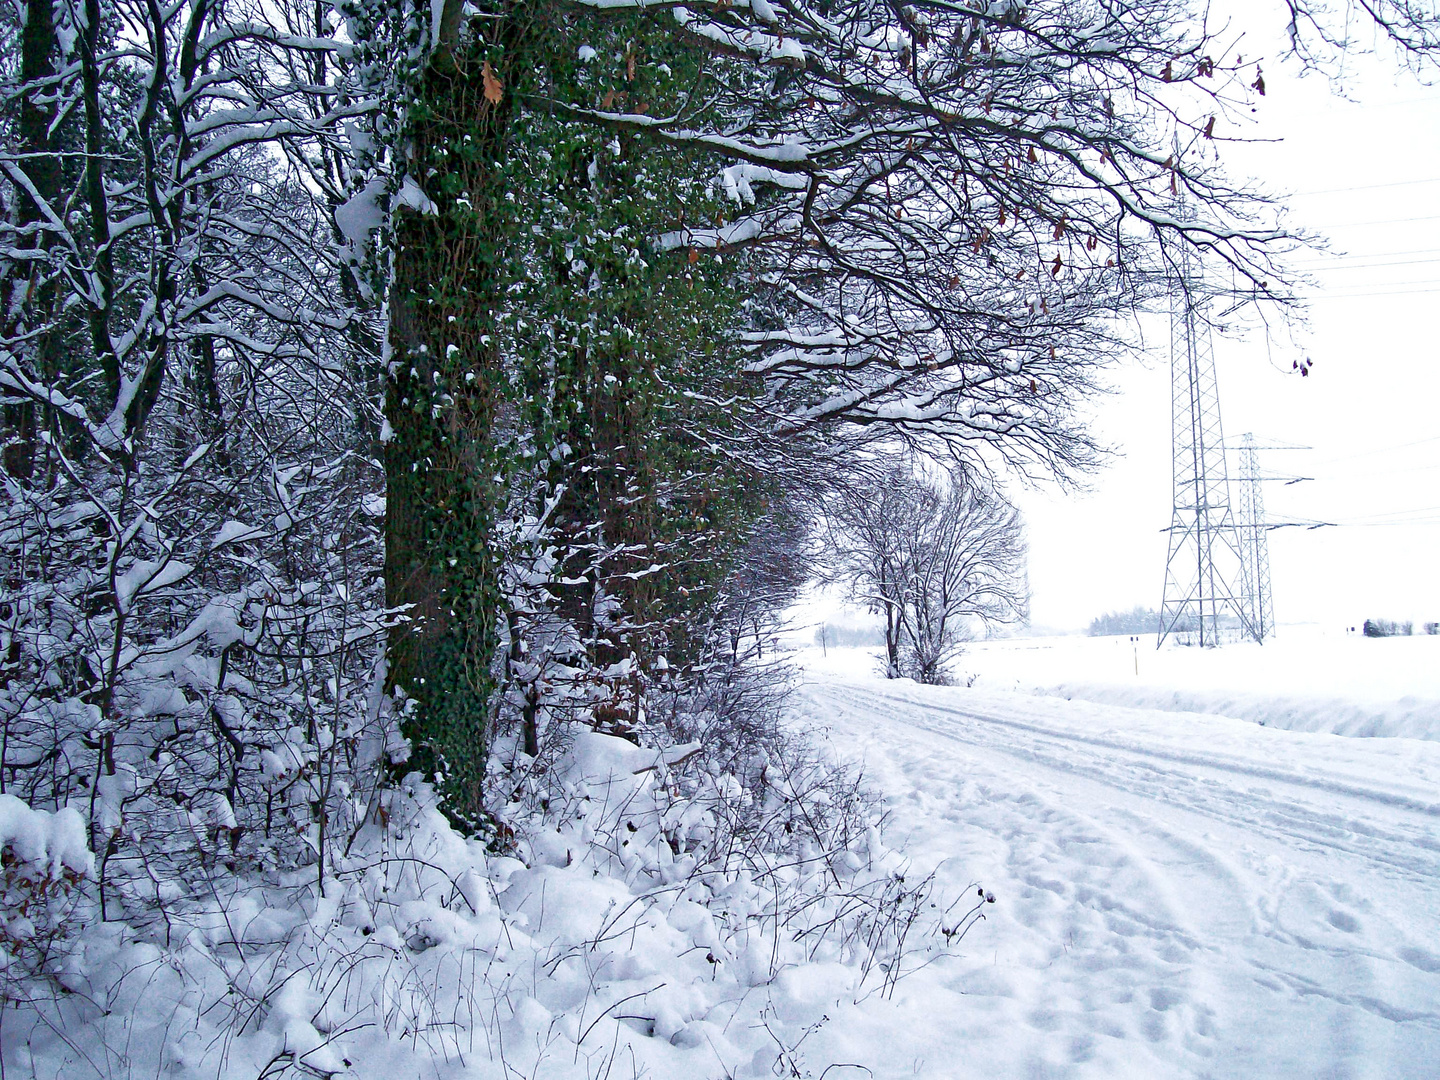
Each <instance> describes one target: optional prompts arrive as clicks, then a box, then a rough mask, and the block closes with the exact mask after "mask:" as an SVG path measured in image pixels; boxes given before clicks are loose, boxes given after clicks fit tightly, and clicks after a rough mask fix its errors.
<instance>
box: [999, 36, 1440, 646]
mask: <svg viewBox="0 0 1440 1080" xmlns="http://www.w3.org/2000/svg"><path fill="white" fill-rule="evenodd" d="M1264 29H1267V30H1272V31H1273V30H1274V27H1269V28H1264ZM1240 51H1241V52H1242V53H1245V54H1247V57H1248V54H1249V50H1248V49H1246V48H1244V47H1242V48H1241V50H1240ZM1258 51H1259V50H1258V49H1257V50H1256V52H1257V53H1258ZM1271 52H1272V55H1273V53H1274V50H1271ZM1264 66H1265V81H1266V83H1267V90H1268V95H1267V97H1266V98H1265V99H1264V103H1263V105H1262V107H1261V109H1260V112H1259V113H1258V114H1257V119H1258V121H1259V123H1258V125H1257V127H1256V129H1255V131H1254V133H1253V134H1255V135H1258V136H1260V137H1263V138H1278V139H1280V140H1282V141H1279V142H1270V143H1263V144H1262V143H1257V144H1252V145H1246V146H1233V145H1232V146H1227V147H1223V148H1222V150H1221V154H1222V160H1224V161H1225V162H1227V163H1228V165H1229V167H1230V169H1231V171H1232V174H1234V175H1250V176H1254V177H1257V178H1259V179H1261V180H1263V181H1264V182H1265V183H1266V185H1267V186H1268V187H1270V188H1272V189H1274V190H1277V191H1283V192H1293V193H1295V194H1294V196H1293V197H1292V198H1290V199H1289V200H1288V202H1289V205H1290V206H1291V207H1292V209H1293V218H1292V221H1291V224H1292V226H1296V227H1305V228H1309V229H1311V230H1314V231H1318V232H1321V233H1323V234H1325V235H1326V236H1327V237H1328V238H1329V240H1330V243H1331V245H1332V249H1333V250H1332V252H1331V253H1330V254H1328V255H1322V254H1305V255H1303V256H1301V258H1300V260H1299V262H1300V263H1301V264H1302V265H1303V267H1304V269H1305V270H1307V271H1309V272H1311V273H1313V275H1314V277H1315V279H1316V288H1315V290H1314V291H1313V292H1312V294H1311V307H1310V310H1309V312H1308V319H1307V322H1308V325H1306V326H1304V327H1301V328H1300V329H1299V330H1298V331H1297V332H1295V333H1293V334H1292V333H1291V332H1289V331H1286V330H1284V329H1280V330H1279V331H1278V332H1277V333H1275V334H1274V335H1273V336H1272V338H1271V340H1270V342H1269V343H1268V346H1267V342H1266V340H1265V337H1264V335H1262V334H1251V335H1250V336H1249V337H1248V338H1247V339H1245V340H1243V341H1242V340H1235V339H1234V338H1231V337H1219V336H1217V337H1216V338H1215V339H1214V344H1215V354H1216V366H1217V375H1218V381H1219V387H1220V398H1221V403H1222V411H1223V414H1224V425H1225V434H1226V440H1227V443H1228V444H1229V445H1232V446H1238V445H1239V441H1240V436H1241V434H1242V433H1244V432H1247V431H1253V432H1254V433H1255V435H1256V438H1257V441H1259V442H1260V443H1262V444H1263V443H1265V442H1270V443H1284V444H1292V445H1302V446H1308V447H1311V448H1312V449H1310V450H1308V451H1304V452H1274V453H1270V454H1268V455H1266V454H1262V456H1261V464H1262V466H1263V467H1264V468H1265V469H1266V471H1269V472H1280V473H1287V474H1300V475H1304V476H1310V477H1314V478H1315V479H1314V480H1313V481H1312V482H1308V483H1302V484H1296V485H1292V486H1288V487H1287V486H1283V485H1281V484H1279V483H1271V484H1266V485H1265V498H1266V509H1267V512H1268V514H1269V516H1270V517H1271V518H1272V519H1288V518H1306V519H1311V520H1323V521H1331V522H1336V523H1337V526H1336V527H1334V528H1325V529H1317V530H1313V531H1311V530H1305V529H1299V528H1287V529H1278V530H1274V531H1272V532H1271V533H1270V563H1271V573H1272V582H1273V589H1274V601H1275V616H1276V619H1277V620H1278V622H1279V623H1280V624H1281V625H1282V627H1283V624H1285V623H1287V622H1323V623H1328V624H1335V625H1337V626H1338V625H1358V624H1359V623H1360V622H1361V621H1362V620H1363V619H1365V618H1367V617H1379V618H1398V619H1405V618H1410V619H1414V620H1416V621H1417V622H1418V621H1428V620H1440V570H1437V560H1440V347H1437V339H1440V334H1437V330H1436V327H1435V321H1436V317H1437V315H1440V303H1437V299H1440V140H1437V139H1436V134H1437V132H1440V88H1435V87H1426V86H1424V85H1422V84H1421V83H1419V82H1418V81H1417V80H1415V79H1414V78H1413V77H1411V76H1408V75H1406V74H1404V73H1403V72H1398V71H1395V70H1393V67H1392V66H1391V65H1389V64H1387V63H1385V62H1383V61H1381V60H1359V61H1352V62H1351V63H1350V72H1351V73H1353V74H1351V75H1348V76H1347V79H1346V92H1347V93H1348V94H1349V95H1351V96H1352V97H1353V98H1354V99H1356V100H1354V101H1346V100H1344V99H1342V98H1339V97H1337V96H1336V95H1335V94H1334V93H1333V92H1332V88H1331V87H1330V86H1329V85H1328V84H1327V83H1326V82H1325V81H1324V80H1322V79H1320V78H1319V77H1316V76H1310V77H1307V78H1304V79H1301V78H1299V77H1298V69H1297V67H1296V65H1294V64H1293V63H1288V62H1287V63H1281V62H1279V61H1271V62H1268V63H1266V64H1265V65H1264ZM1220 133H1221V132H1220V131H1219V130H1218V129H1217V134H1220ZM1156 328H1157V329H1158V330H1160V331H1161V332H1160V334H1158V335H1156V338H1155V345H1156V348H1155V350H1154V352H1153V355H1152V357H1151V359H1150V361H1149V362H1148V363H1147V364H1145V365H1138V366H1137V365H1130V366H1127V367H1125V368H1121V369H1117V370H1116V371H1115V374H1114V381H1115V384H1116V386H1117V388H1118V390H1119V392H1118V393H1117V394H1116V395H1114V396H1113V397H1111V398H1108V399H1106V400H1104V401H1102V402H1100V403H1098V405H1097V416H1096V424H1095V430H1096V432H1097V434H1098V435H1099V436H1100V438H1101V439H1102V440H1103V441H1105V442H1107V443H1108V444H1110V445H1111V446H1112V447H1114V448H1116V449H1117V450H1118V451H1119V455H1120V456H1118V457H1117V459H1116V460H1115V462H1114V464H1113V465H1112V466H1111V467H1110V468H1109V469H1107V470H1106V471H1105V472H1104V473H1103V474H1101V475H1099V476H1097V477H1096V478H1095V479H1094V481H1093V484H1092V490H1091V491H1090V492H1089V493H1088V494H1085V495H1078V496H1076V495H1067V494H1064V493H1061V492H1057V491H1053V490H1046V491H1041V492H1019V491H1017V492H1014V493H1013V494H1014V495H1015V496H1016V497H1017V501H1018V502H1019V503H1020V505H1021V508H1022V509H1023V511H1024V513H1025V516H1026V519H1027V521H1028V523H1029V528H1030V548H1031V553H1030V586H1031V591H1032V621H1033V623H1034V624H1035V625H1036V626H1050V627H1056V628H1082V627H1084V626H1085V625H1087V624H1088V623H1089V621H1090V620H1091V619H1092V618H1093V617H1094V616H1096V615H1098V614H1101V613H1103V612H1106V611H1112V610H1116V609H1122V608H1123V609H1128V608H1130V607H1133V606H1135V605H1136V604H1144V605H1145V606H1147V607H1154V608H1158V607H1159V606H1160V596H1161V587H1162V583H1163V575H1164V564H1165V550H1166V538H1165V535H1164V534H1163V533H1162V532H1161V531H1160V530H1161V529H1162V528H1164V527H1165V526H1166V525H1168V524H1169V518H1170V503H1171V490H1170V487H1171V455H1170V377H1169V366H1168V365H1169V355H1168V337H1167V331H1166V328H1165V326H1164V325H1163V324H1157V327H1156ZM1303 356H1309V357H1310V358H1311V359H1312V360H1313V361H1314V370H1313V371H1312V373H1311V375H1310V376H1309V377H1308V378H1304V379H1302V378H1300V377H1298V376H1296V375H1294V374H1292V373H1291V370H1290V367H1291V362H1292V360H1295V359H1299V358H1301V357H1303ZM1232 468H1233V466H1232ZM1232 483H1233V482H1232ZM1236 494H1237V496H1238V493H1236ZM1282 632H1283V629H1282Z"/></svg>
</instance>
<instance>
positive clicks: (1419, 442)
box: [1311, 435, 1440, 468]
mask: <svg viewBox="0 0 1440 1080" xmlns="http://www.w3.org/2000/svg"><path fill="white" fill-rule="evenodd" d="M1433 442H1440V435H1430V436H1427V437H1426V438H1424V439H1412V440H1410V441H1409V442H1403V443H1391V444H1390V445H1389V446H1376V447H1373V448H1371V449H1369V450H1362V451H1360V452H1359V453H1357V454H1340V455H1338V456H1336V457H1332V458H1324V459H1323V460H1321V461H1315V462H1311V467H1312V468H1313V467H1314V466H1316V465H1332V464H1334V463H1335V462H1337V461H1357V460H1359V459H1360V458H1367V457H1374V456H1375V455H1376V454H1389V453H1391V452H1393V451H1395V450H1408V449H1410V447H1412V446H1425V445H1426V444H1428V443H1433Z"/></svg>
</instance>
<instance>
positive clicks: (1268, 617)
mask: <svg viewBox="0 0 1440 1080" xmlns="http://www.w3.org/2000/svg"><path fill="white" fill-rule="evenodd" d="M1261 479H1262V477H1261V476H1260V455H1259V454H1258V453H1257V452H1256V450H1255V436H1254V435H1252V434H1250V433H1249V432H1246V433H1245V434H1244V435H1243V436H1242V437H1241V442H1240V514H1239V520H1238V522H1237V527H1238V530H1239V533H1240V564H1241V567H1242V569H1243V571H1244V575H1245V606H1246V610H1247V611H1248V612H1249V613H1250V628H1251V633H1252V634H1253V636H1254V638H1255V640H1256V641H1264V640H1265V639H1266V638H1267V637H1274V636H1275V607H1274V604H1273V602H1272V601H1271V599H1270V526H1269V525H1268V524H1267V523H1266V521H1265V494H1264V492H1263V491H1262V490H1261V488H1260V481H1261Z"/></svg>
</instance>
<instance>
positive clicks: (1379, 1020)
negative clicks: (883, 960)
mask: <svg viewBox="0 0 1440 1080" xmlns="http://www.w3.org/2000/svg"><path fill="white" fill-rule="evenodd" d="M907 690H908V691H909V692H907ZM923 692H924V691H922V692H921V693H923ZM803 693H804V697H805V698H807V699H808V707H805V706H802V708H801V711H802V712H803V713H804V714H806V715H807V717H813V718H814V719H815V720H818V721H820V722H822V723H823V722H824V718H825V717H826V716H833V717H835V719H836V721H837V722H838V723H839V724H841V725H842V727H843V728H844V729H845V730H846V731H847V732H849V733H851V734H852V735H853V736H855V737H857V738H858V739H860V740H861V741H862V743H865V744H868V745H871V746H872V748H873V750H875V751H877V752H878V755H879V758H880V759H884V760H886V761H887V762H888V763H889V770H890V771H889V773H888V779H889V781H890V783H889V785H888V787H889V788H890V789H891V790H893V791H895V792H906V793H907V794H904V795H903V796H902V797H901V798H900V802H899V803H897V804H894V809H895V810H896V811H897V824H899V823H901V822H903V823H904V824H905V826H906V827H907V828H908V829H910V830H911V833H912V839H913V840H914V841H915V843H916V844H917V845H918V846H919V847H920V848H922V849H924V851H925V853H926V855H927V856H928V857H931V858H933V857H934V856H936V855H941V856H942V857H943V854H945V853H948V852H949V851H953V852H954V853H955V855H954V856H952V857H958V860H959V861H960V862H962V863H966V864H969V865H971V866H972V867H974V868H975V869H978V868H979V867H980V866H986V865H999V866H1003V867H1004V868H1005V875H997V879H998V878H999V877H1001V876H1006V875H1008V877H1009V879H1010V880H1009V881H1007V882H1005V889H1006V893H1005V895H1004V896H1003V897H1002V902H1003V903H1004V904H1005V905H1006V911H1005V912H998V911H997V913H996V914H997V916H998V915H1002V914H1012V915H1013V917H1014V923H1013V924H1009V923H1007V924H1006V925H1005V926H1003V927H1002V926H1001V925H999V924H997V925H996V926H995V927H994V928H993V930H992V931H991V933H993V934H994V935H998V936H1000V938H1001V939H1002V940H1004V941H1005V942H1007V943H1008V944H1009V947H1010V949H1011V950H1012V964H1011V969H1010V970H1011V972H1012V984H1011V987H1010V990H1009V991H1008V992H1011V993H1012V994H1013V997H1014V999H1015V1003H1016V1004H1015V1012H1014V1013H1013V1014H1012V1015H1010V1016H1009V1017H1008V1020H1009V1022H1011V1023H1013V1024H1016V1025H1019V1028H1017V1029H1016V1030H1019V1029H1020V1028H1023V1029H1024V1030H1023V1031H1022V1032H1021V1034H1020V1035H1019V1036H1017V1037H1020V1038H1022V1041H1024V1042H1025V1043H1026V1044H1027V1045H1033V1046H1035V1047H1038V1048H1040V1049H1037V1050H1036V1051H1035V1054H1036V1055H1038V1056H1037V1057H1036V1058H1035V1060H1034V1061H1032V1062H1031V1063H1030V1064H1029V1065H1027V1066H1026V1068H1025V1070H1016V1071H1013V1072H1006V1073H1004V1075H1016V1076H1019V1075H1032V1074H1033V1075H1056V1076H1073V1077H1092V1076H1094V1077H1102V1076H1103V1077H1106V1078H1107V1080H1108V1078H1109V1077H1112V1076H1120V1075H1134V1076H1141V1075H1147V1076H1157V1077H1159V1076H1177V1077H1178V1076H1187V1077H1190V1076H1193V1077H1197V1078H1198V1077H1210V1076H1214V1077H1221V1076H1226V1077H1228V1076H1237V1077H1238V1076H1242V1075H1243V1076H1266V1077H1271V1076H1273V1077H1297V1078H1298V1077H1302V1076H1303V1077H1310V1076H1316V1075H1335V1076H1342V1075H1343V1076H1357V1077H1359V1076H1375V1077H1380V1076H1384V1077H1385V1078H1386V1080H1398V1078H1401V1077H1415V1078H1417V1080H1418V1078H1420V1077H1431V1076H1433V1075H1434V1074H1433V1072H1432V1071H1430V1067H1431V1064H1433V1062H1434V1061H1436V1060H1440V957H1437V956H1436V955H1435V949H1434V943H1433V940H1432V938H1431V936H1430V934H1431V931H1433V926H1434V915H1435V913H1436V912H1437V910H1440V903H1437V900H1440V888H1437V880H1440V857H1437V856H1440V844H1437V838H1436V831H1437V830H1436V826H1435V817H1436V804H1434V803H1432V802H1430V801H1429V800H1427V799H1426V798H1425V797H1424V795H1425V793H1426V792H1425V783H1424V769H1425V768H1427V767H1428V759H1421V760H1418V761H1417V762H1416V764H1415V767H1414V768H1405V769H1395V770H1394V772H1395V776H1394V781H1395V783H1396V786H1397V787H1398V788H1400V789H1401V790H1400V791H1398V792H1388V791H1385V790H1383V789H1382V788H1381V787H1380V786H1379V784H1380V781H1379V779H1378V778H1381V777H1384V778H1385V779H1386V780H1388V779H1390V776H1389V773H1388V772H1387V769H1389V768H1391V764H1390V762H1389V759H1387V758H1386V756H1385V754H1383V753H1377V754H1375V755H1368V756H1367V755H1366V754H1362V753H1361V752H1360V751H1359V750H1355V751H1354V752H1353V753H1352V755H1351V756H1350V757H1349V758H1347V757H1346V756H1345V754H1344V751H1345V750H1348V749H1350V746H1342V745H1340V744H1336V745H1332V746H1326V745H1325V744H1323V743H1321V742H1318V741H1317V742H1313V743H1309V744H1305V743H1304V742H1303V741H1301V742H1292V741H1287V740H1286V739H1281V740H1278V741H1276V740H1270V739H1269V733H1265V734H1263V735H1262V734H1261V733H1260V731H1255V732H1249V731H1248V730H1247V731H1242V732H1241V733H1240V734H1239V735H1238V736H1236V737H1235V738H1234V739H1232V740H1231V741H1230V742H1229V743H1228V744H1227V745H1229V746H1230V748H1231V749H1232V750H1238V752H1234V753H1223V752H1214V753H1212V752H1211V750H1210V748H1209V747H1207V746H1204V745H1199V746H1193V747H1188V746H1185V745H1184V744H1183V743H1184V739H1185V738H1187V737H1189V736H1188V735H1187V732H1189V731H1191V730H1192V729H1188V728H1186V727H1182V726H1180V724H1183V721H1181V722H1180V723H1179V724H1177V722H1176V720H1175V718H1173V717H1169V718H1167V719H1168V721H1169V726H1167V727H1166V728H1165V729H1163V730H1157V729H1156V728H1155V727H1154V726H1153V718H1151V719H1150V720H1149V723H1150V725H1151V726H1149V727H1148V728H1147V723H1146V722H1145V721H1146V718H1145V717H1144V714H1140V713H1134V712H1131V711H1130V710H1110V709H1105V708H1103V707H1096V706H1087V705H1080V706H1077V707H1076V708H1075V709H1073V710H1071V709H1069V708H1067V705H1068V703H1060V702H1056V703H1046V706H1045V707H1044V708H1034V707H1033V706H1032V705H1031V704H1030V703H1029V699H1027V698H1024V697H1021V696H1019V695H1017V696H1016V700H1015V705H1014V708H1013V709H1012V710H1008V711H1005V712H1001V711H1000V708H1001V707H1002V706H1008V704H1009V703H1008V702H1001V703H998V704H997V703H996V702H995V701H994V700H993V696H991V700H990V701H988V702H986V704H985V706H984V707H981V708H971V707H968V706H969V704H970V703H969V702H966V703H965V705H966V706H967V707H964V708H962V707H958V706H956V705H952V704H948V703H945V702H944V701H936V700H930V699H928V697H927V698H925V699H921V698H920V693H917V692H916V691H915V690H914V689H912V688H908V687H906V686H904V684H902V686H899V687H892V686H891V685H888V684H880V685H879V686H874V685H870V686H865V685H854V684H849V683H825V682H812V683H809V684H807V685H806V686H805V688H804V692H803ZM937 696H938V695H937ZM956 696H960V695H959V694H958V692H957V695H956ZM1047 712H1049V713H1052V714H1053V715H1054V717H1055V726H1054V727H1046V726H1044V721H1045V719H1046V715H1045V714H1046V713H1047ZM1132 715H1133V716H1136V717H1137V728H1136V731H1135V732H1134V734H1133V735H1130V734H1128V733H1127V734H1120V735H1117V734H1116V733H1114V732H1113V731H1105V730H1103V729H1104V728H1105V727H1114V726H1116V725H1117V724H1123V723H1124V722H1125V721H1126V718H1127V716H1132ZM1086 722H1089V723H1093V724H1095V725H1096V726H1098V727H1101V730H1100V731H1096V732H1086V731H1079V732H1077V731H1073V730H1070V727H1071V725H1078V724H1081V723H1086ZM1193 731H1194V738H1195V739H1197V740H1200V739H1204V738H1205V737H1206V733H1205V732H1204V731H1203V730H1201V729H1199V728H1196V729H1193ZM1147 735H1148V736H1149V737H1150V738H1152V739H1153V740H1154V741H1155V743H1156V744H1157V745H1150V744H1147V743H1146V742H1145V741H1144V740H1145V739H1146V737H1147ZM1252 737H1253V739H1254V741H1253V742H1252V741H1247V740H1250V739H1252ZM1177 744H1178V745H1177ZM1250 746H1254V747H1255V748H1256V749H1255V753H1256V759H1255V760H1247V759H1246V758H1245V757H1244V756H1243V754H1244V752H1245V750H1246V749H1248V748H1249V747H1250ZM1271 747H1284V748H1290V750H1291V752H1293V753H1295V755H1296V756H1295V757H1294V758H1292V759H1291V763H1293V764H1294V766H1295V767H1294V768H1293V769H1292V768H1287V767H1284V766H1282V765H1279V764H1277V763H1274V762H1273V761H1271V760H1266V759H1265V758H1264V757H1263V756H1262V755H1264V754H1266V753H1270V754H1273V753H1275V752H1276V751H1275V750H1274V749H1271ZM1332 753H1333V754H1334V755H1335V760H1334V761H1332V760H1331V758H1330V757H1329V756H1328V755H1330V754H1332ZM1287 764H1289V763H1287ZM1307 768H1308V769H1311V770H1313V771H1312V772H1311V773H1310V774H1307V773H1304V772H1299V771H1295V770H1296V769H1307ZM1347 769H1348V770H1349V775H1347V773H1346V770H1347ZM1357 769H1358V772H1357ZM897 770H898V774H897ZM1327 770H1329V771H1330V774H1329V775H1326V772H1327ZM1367 773H1368V774H1367ZM1337 774H1338V775H1337ZM1417 778H1419V779H1420V781H1421V782H1420V783H1418V784H1417V783H1415V782H1414V781H1415V780H1416V779H1417ZM1407 783H1408V784H1409V785H1410V787H1409V790H1408V791H1406V790H1405V785H1406V784H1407ZM952 823H953V824H954V826H956V828H954V829H952V828H951V824H952ZM1211 823H1219V824H1218V827H1217V826H1216V825H1215V824H1211ZM1217 828H1218V831H1217V832H1216V833H1215V835H1212V834H1211V832H1210V831H1209V830H1211V829H1217ZM977 834H978V835H977ZM987 844H989V845H990V846H991V848H994V849H998V850H988V849H987V847H986V845H987ZM1377 870H1378V871H1379V875H1378V876H1377V872H1376V871H1377ZM958 872H959V871H958V870H957V873H958ZM972 872H975V870H974V869H972ZM985 872H986V873H992V872H993V871H991V870H986V871H985ZM1377 890H1378V891H1377ZM997 891H998V889H997ZM1427 927H1428V929H1427ZM987 937H988V936H987ZM968 944H969V943H968V942H967V945H968ZM986 944H987V945H988V944H989V940H987V942H986ZM982 951H984V950H983V947H982ZM984 959H985V960H986V961H987V963H988V960H989V956H988V955H986V956H985V958H984ZM1026 963H1029V964H1031V965H1032V966H1033V969H1034V971H1035V973H1036V977H1037V978H1038V979H1039V980H1040V983H1039V985H1040V987H1041V992H1040V993H1038V994H1035V993H1032V992H1028V991H1027V990H1026V989H1025V988H1026V983H1025V980H1024V977H1023V971H1022V970H1021V969H1023V967H1024V966H1025V964H1026ZM985 966H986V965H981V966H980V973H979V975H978V976H977V978H978V979H979V980H980V981H979V983H978V987H979V989H978V991H975V992H979V993H981V994H984V993H986V992H987V991H986V985H987V984H986V982H985V978H986V975H985V972H984V970H983V969H984V967H985ZM1001 970H1002V971H1003V970H1004V969H1003V968H1002V969H1001ZM1002 984H1003V980H1002ZM1017 987H1018V990H1017V989H1016V988H1017ZM960 992H962V993H964V992H971V991H965V990H962V991H960ZM984 1000H986V1001H990V1000H991V999H989V998H986V999H984ZM936 1075H937V1076H939V1075H947V1076H948V1075H950V1074H949V1073H937V1074H936ZM956 1075H959V1074H956Z"/></svg>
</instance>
